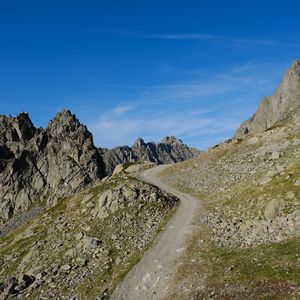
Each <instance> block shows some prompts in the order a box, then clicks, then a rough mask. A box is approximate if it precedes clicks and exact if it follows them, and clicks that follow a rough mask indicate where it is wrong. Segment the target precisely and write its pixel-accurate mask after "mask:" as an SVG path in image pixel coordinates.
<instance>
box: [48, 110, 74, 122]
mask: <svg viewBox="0 0 300 300" xmlns="http://www.w3.org/2000/svg"><path fill="white" fill-rule="evenodd" d="M72 121H77V119H76V116H75V115H74V114H72V113H71V111H70V110H68V109H63V110H62V111H60V112H58V113H57V114H56V116H55V117H54V119H53V121H52V123H66V122H72Z"/></svg>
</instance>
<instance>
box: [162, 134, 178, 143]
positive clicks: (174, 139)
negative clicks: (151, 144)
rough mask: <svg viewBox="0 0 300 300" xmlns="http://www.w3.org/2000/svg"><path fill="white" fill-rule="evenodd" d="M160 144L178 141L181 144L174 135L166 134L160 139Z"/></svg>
mask: <svg viewBox="0 0 300 300" xmlns="http://www.w3.org/2000/svg"><path fill="white" fill-rule="evenodd" d="M161 143H162V144H174V143H180V144H182V141H181V140H180V139H177V138H176V137H175V136H172V135H171V136H166V137H164V138H163V139H162V140H161Z"/></svg>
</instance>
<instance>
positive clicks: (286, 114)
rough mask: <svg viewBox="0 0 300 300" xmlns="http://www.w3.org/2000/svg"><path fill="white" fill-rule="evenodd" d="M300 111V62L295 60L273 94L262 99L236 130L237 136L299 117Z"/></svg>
mask: <svg viewBox="0 0 300 300" xmlns="http://www.w3.org/2000/svg"><path fill="white" fill-rule="evenodd" d="M299 112H300V63H299V61H297V60H296V61H295V62H294V63H293V65H292V66H291V67H290V69H289V70H288V71H287V73H286V74H285V76H284V79H283V82H282V83H281V84H280V86H279V88H278V89H277V91H276V92H275V93H274V95H273V96H270V97H266V98H264V99H263V100H262V102H261V104H260V106H259V108H258V110H257V112H256V113H255V114H254V115H253V116H252V117H251V118H250V119H249V120H247V121H245V122H244V123H243V124H242V125H241V126H240V127H239V128H238V130H237V131H236V134H235V137H243V136H245V135H247V134H253V133H254V134H255V133H258V132H262V131H264V130H266V129H269V128H271V127H272V126H274V125H276V123H278V122H280V123H281V124H282V123H286V122H290V121H293V120H295V118H299Z"/></svg>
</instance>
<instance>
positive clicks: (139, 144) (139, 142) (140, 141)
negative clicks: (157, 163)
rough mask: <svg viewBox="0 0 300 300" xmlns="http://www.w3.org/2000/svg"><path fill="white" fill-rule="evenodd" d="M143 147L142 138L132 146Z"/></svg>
mask: <svg viewBox="0 0 300 300" xmlns="http://www.w3.org/2000/svg"><path fill="white" fill-rule="evenodd" d="M144 145H145V141H144V140H143V139H142V138H138V139H137V140H136V141H135V142H134V144H133V148H141V147H142V146H144Z"/></svg>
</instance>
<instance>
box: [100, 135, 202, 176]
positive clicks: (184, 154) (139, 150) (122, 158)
mask: <svg viewBox="0 0 300 300" xmlns="http://www.w3.org/2000/svg"><path fill="white" fill-rule="evenodd" d="M99 151H100V153H101V155H102V157H103V160H104V163H105V167H106V173H107V174H111V173H112V172H113V170H114V169H115V167H116V166H117V165H119V164H121V163H124V162H129V161H138V160H145V161H151V162H155V163H157V164H170V163H177V162H181V161H184V160H186V159H188V158H191V157H193V156H195V155H198V154H200V151H199V150H198V149H195V148H189V147H188V146H187V145H185V144H183V142H182V141H181V140H179V139H177V138H175V137H173V136H170V137H169V136H167V137H165V138H164V139H162V141H161V142H160V143H158V144H155V143H154V142H150V143H145V141H144V140H143V139H141V138H139V139H137V140H136V141H135V143H134V144H133V146H132V147H129V146H122V147H116V148H113V149H111V150H109V149H106V148H99Z"/></svg>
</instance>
